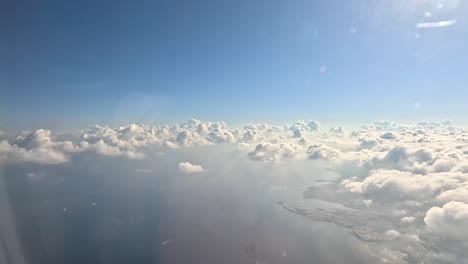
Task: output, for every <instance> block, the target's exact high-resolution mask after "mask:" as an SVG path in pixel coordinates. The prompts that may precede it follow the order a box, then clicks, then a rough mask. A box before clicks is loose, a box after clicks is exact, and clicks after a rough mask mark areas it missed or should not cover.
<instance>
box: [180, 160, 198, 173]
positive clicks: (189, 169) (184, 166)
mask: <svg viewBox="0 0 468 264" xmlns="http://www.w3.org/2000/svg"><path fill="white" fill-rule="evenodd" d="M179 171H180V172H183V173H198V172H202V171H203V168H202V166H201V165H194V164H192V163H190V162H181V163H179Z"/></svg>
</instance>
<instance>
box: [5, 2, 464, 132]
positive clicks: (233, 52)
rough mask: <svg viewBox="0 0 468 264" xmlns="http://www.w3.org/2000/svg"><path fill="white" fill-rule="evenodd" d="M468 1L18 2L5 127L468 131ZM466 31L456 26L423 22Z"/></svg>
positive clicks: (8, 12)
mask: <svg viewBox="0 0 468 264" xmlns="http://www.w3.org/2000/svg"><path fill="white" fill-rule="evenodd" d="M467 11H468V10H467V6H466V3H462V1H456V0H446V1H444V0H438V1H431V0H427V1H420V0H418V1H416V0H413V1H351V0H349V1H338V0H336V1H302V0H297V1H285V0H283V1H277V0H268V1H266V0H261V1H251V0H250V1H243V0H240V1H214V0H213V1H204V0H200V1H177V0H174V1H11V3H9V4H7V6H6V7H5V8H2V11H0V12H1V16H0V17H1V18H0V21H1V24H2V25H3V26H2V28H1V29H0V30H1V36H2V37H1V40H0V56H1V58H3V59H2V60H1V61H0V89H1V90H0V121H2V123H3V126H6V127H15V128H37V127H47V128H54V127H77V126H86V125H89V124H93V123H108V124H119V123H129V122H145V123H175V122H180V121H184V120H186V119H189V118H192V117H194V118H199V119H205V120H224V121H226V122H229V123H234V124H240V123H244V122H272V123H283V122H290V121H293V120H297V119H318V120H321V121H323V122H331V123H333V122H346V123H359V122H368V121H373V120H382V119H386V120H392V121H403V122H412V121H416V120H423V119H424V120H441V119H446V118H451V119H454V120H455V121H458V122H463V123H468V122H467V121H468V118H467V117H466V116H465V114H464V113H466V111H468V104H467V103H466V98H467V97H468V89H467V88H468V87H467V83H468V82H467V81H468V75H467V74H466V69H467V66H468V35H467V34H466V32H467V30H468V27H467V20H466V17H467V14H468V12H467ZM437 21H454V22H455V23H453V25H450V26H446V27H430V28H417V26H416V25H417V24H418V23H422V22H437Z"/></svg>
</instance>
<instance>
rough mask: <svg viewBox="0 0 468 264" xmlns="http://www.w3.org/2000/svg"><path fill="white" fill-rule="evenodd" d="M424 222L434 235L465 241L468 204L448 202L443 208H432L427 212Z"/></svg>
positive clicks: (467, 229) (467, 234)
mask: <svg viewBox="0 0 468 264" xmlns="http://www.w3.org/2000/svg"><path fill="white" fill-rule="evenodd" d="M424 222H425V223H426V225H427V227H428V228H429V229H430V230H431V231H433V232H434V233H436V234H439V235H441V236H443V237H449V238H455V239H458V240H466V238H467V237H468V204H466V203H462V202H449V203H447V204H445V205H444V206H443V207H432V208H431V209H429V211H427V213H426V217H425V218H424Z"/></svg>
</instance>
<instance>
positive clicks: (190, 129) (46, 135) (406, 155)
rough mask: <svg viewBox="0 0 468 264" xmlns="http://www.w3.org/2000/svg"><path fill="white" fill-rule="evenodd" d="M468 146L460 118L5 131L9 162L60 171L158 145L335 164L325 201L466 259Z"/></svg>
mask: <svg viewBox="0 0 468 264" xmlns="http://www.w3.org/2000/svg"><path fill="white" fill-rule="evenodd" d="M467 143H468V130H466V129H464V128H459V127H455V126H453V125H452V123H451V122H450V121H444V122H420V123H417V124H415V125H409V126H408V125H400V124H397V123H393V122H386V121H378V122H374V123H372V124H368V125H363V126H362V127H361V128H360V129H358V130H354V131H347V130H346V129H344V128H343V127H332V128H327V129H322V128H321V126H320V124H319V123H318V122H317V121H313V120H311V121H298V122H296V123H294V124H292V125H285V126H273V125H269V124H248V125H245V126H244V127H243V128H242V129H231V128H229V127H228V126H227V125H226V124H225V123H223V122H203V121H199V120H195V119H193V120H189V121H188V122H186V123H183V124H179V125H175V126H166V125H162V126H149V125H143V124H131V125H128V126H122V127H109V126H99V125H96V126H93V127H91V128H88V129H84V130H76V131H50V130H44V129H39V130H36V131H29V132H19V133H17V134H14V135H7V134H6V133H2V134H1V135H0V157H1V161H2V162H4V163H21V162H26V163H38V164H47V165H57V164H64V163H70V162H72V159H73V157H74V155H88V154H91V153H92V154H97V155H102V156H109V157H117V158H128V159H146V158H148V157H147V154H148V149H150V148H157V149H158V151H159V153H164V152H165V151H168V150H177V151H181V152H184V150H185V149H192V150H194V149H197V147H201V146H206V145H214V144H225V145H226V146H229V147H230V148H232V150H233V151H238V152H241V153H243V154H244V155H246V157H248V158H249V159H250V160H251V161H252V162H260V163H268V164H272V165H273V166H278V167H281V166H283V164H285V163H287V162H292V161H303V162H310V163H313V162H325V163H326V164H328V166H329V169H330V170H331V171H333V172H335V175H336V178H334V179H331V180H333V182H332V183H330V184H329V186H328V187H327V188H329V189H330V190H332V191H331V192H334V193H335V195H329V196H327V195H323V196H322V197H317V198H320V199H324V200H329V201H332V202H336V203H342V204H346V205H348V206H350V205H351V207H353V206H354V207H355V209H360V210H368V211H369V210H370V211H376V212H377V211H378V212H379V213H383V214H387V215H388V216H392V217H396V218H397V223H396V224H395V225H396V226H397V228H396V229H395V230H393V229H392V231H391V232H388V235H389V236H391V237H392V238H394V239H396V238H397V237H400V235H401V236H411V237H419V238H421V239H422V241H423V242H424V243H426V244H427V243H430V244H431V246H432V247H435V248H443V247H442V245H439V244H438V243H437V242H435V240H434V239H429V240H427V239H426V240H424V239H425V237H428V236H429V234H430V235H431V236H436V237H440V238H443V239H444V241H462V242H463V243H457V244H454V248H459V249H457V250H455V249H454V250H453V251H452V250H451V249H446V248H444V251H447V252H446V253H447V254H449V255H450V254H452V255H451V256H453V254H455V255H456V257H455V258H456V259H457V260H460V259H462V260H464V259H465V257H466V256H459V253H457V252H461V251H463V250H460V248H462V249H468V247H467V246H466V245H468V241H467V239H466V237H468V234H466V232H465V231H464V230H468V217H467V215H468V144H467ZM185 160H186V159H182V160H180V161H179V162H180V163H179V164H178V169H179V171H180V172H182V173H199V172H202V171H204V170H205V169H209V168H202V166H201V165H196V164H192V163H190V162H186V161H185ZM229 162H230V161H229V160H227V161H226V164H229ZM204 167H205V166H204ZM306 187H307V186H304V189H305V188H306ZM323 190H325V189H324V188H323V187H322V189H321V191H322V192H323ZM317 196H318V194H317ZM330 197H332V198H330ZM339 197H342V200H340V199H341V198H339ZM345 200H347V201H346V202H345ZM351 201H352V202H351ZM397 234H398V235H397ZM424 243H423V244H424ZM457 254H458V255H457ZM443 256H444V254H441V258H443Z"/></svg>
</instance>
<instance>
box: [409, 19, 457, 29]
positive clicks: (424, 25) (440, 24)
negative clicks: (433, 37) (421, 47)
mask: <svg viewBox="0 0 468 264" xmlns="http://www.w3.org/2000/svg"><path fill="white" fill-rule="evenodd" d="M456 23H457V21H456V20H455V19H451V20H445V21H438V22H425V23H417V24H416V28H438V27H448V26H452V25H455V24H456Z"/></svg>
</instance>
